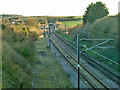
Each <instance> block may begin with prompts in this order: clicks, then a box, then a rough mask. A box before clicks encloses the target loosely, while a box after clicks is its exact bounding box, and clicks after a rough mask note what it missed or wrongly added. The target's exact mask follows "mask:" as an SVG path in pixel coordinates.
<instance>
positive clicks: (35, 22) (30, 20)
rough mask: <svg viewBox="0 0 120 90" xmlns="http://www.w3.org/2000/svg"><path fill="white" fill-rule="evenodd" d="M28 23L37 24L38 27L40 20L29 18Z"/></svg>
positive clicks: (30, 24)
mask: <svg viewBox="0 0 120 90" xmlns="http://www.w3.org/2000/svg"><path fill="white" fill-rule="evenodd" d="M26 24H27V25H29V26H35V27H38V25H39V23H38V20H36V19H28V20H27V21H26Z"/></svg>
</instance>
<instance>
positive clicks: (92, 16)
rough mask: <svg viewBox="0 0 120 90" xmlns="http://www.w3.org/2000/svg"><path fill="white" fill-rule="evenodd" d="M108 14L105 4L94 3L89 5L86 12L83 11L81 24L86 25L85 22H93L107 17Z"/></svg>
mask: <svg viewBox="0 0 120 90" xmlns="http://www.w3.org/2000/svg"><path fill="white" fill-rule="evenodd" d="M108 14H109V12H108V9H107V7H106V5H105V4H103V3H102V2H96V3H95V4H94V3H91V4H90V5H89V6H88V7H87V10H86V11H85V14H84V15H83V23H84V25H85V24H87V22H90V23H92V22H94V21H95V20H96V19H99V18H102V17H104V16H107V15H108Z"/></svg>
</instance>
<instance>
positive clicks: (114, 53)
mask: <svg viewBox="0 0 120 90" xmlns="http://www.w3.org/2000/svg"><path fill="white" fill-rule="evenodd" d="M57 34H59V35H60V36H62V37H63V38H65V39H66V40H68V43H70V44H71V45H73V46H74V47H76V44H74V43H72V42H70V40H71V41H72V36H71V35H67V34H64V33H62V32H60V31H57ZM74 42H76V40H75V41H74ZM100 42H101V41H98V42H96V43H93V42H84V41H80V43H81V44H82V45H84V44H85V45H86V46H87V47H88V48H90V47H92V46H95V45H97V44H99V43H100ZM106 45H107V44H106ZM103 46H104V45H103ZM80 50H82V51H83V50H85V48H82V47H80ZM93 50H94V51H95V52H98V53H99V54H101V55H103V56H105V57H107V58H109V59H112V60H113V61H116V62H118V51H116V50H114V48H113V49H99V48H94V49H93ZM86 53H87V54H89V55H90V56H91V57H93V58H94V59H96V60H98V61H101V62H103V63H104V64H107V65H108V66H110V67H112V68H114V69H116V70H118V66H117V65H115V64H114V63H112V62H110V61H108V60H107V59H105V58H103V57H101V56H99V55H97V54H95V53H93V52H91V51H87V52H86ZM113 56H114V57H113Z"/></svg>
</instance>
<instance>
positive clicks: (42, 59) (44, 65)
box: [33, 39, 73, 88]
mask: <svg viewBox="0 0 120 90" xmlns="http://www.w3.org/2000/svg"><path fill="white" fill-rule="evenodd" d="M35 45H36V53H37V59H38V64H36V66H35V78H33V79H35V80H34V81H35V88H72V87H73V85H72V83H71V82H70V79H69V75H68V74H66V73H65V72H64V70H63V69H62V67H61V66H60V65H59V64H58V62H57V61H56V58H55V56H54V55H53V54H51V52H50V49H48V48H47V43H46V40H45V39H39V40H38V41H36V43H35Z"/></svg>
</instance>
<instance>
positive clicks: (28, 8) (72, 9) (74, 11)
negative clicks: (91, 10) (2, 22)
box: [0, 0, 120, 16]
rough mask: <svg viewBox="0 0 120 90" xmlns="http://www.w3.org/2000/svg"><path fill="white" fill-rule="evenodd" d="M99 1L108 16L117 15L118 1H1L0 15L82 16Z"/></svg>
mask: <svg viewBox="0 0 120 90" xmlns="http://www.w3.org/2000/svg"><path fill="white" fill-rule="evenodd" d="M97 1H101V2H103V3H105V4H106V6H107V8H108V9H109V12H110V13H109V15H116V14H117V13H118V2H119V1H120V0H1V2H0V14H19V15H24V16H82V15H83V14H84V12H85V11H86V8H87V7H88V5H89V4H91V3H92V2H94V3H95V2H97Z"/></svg>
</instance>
